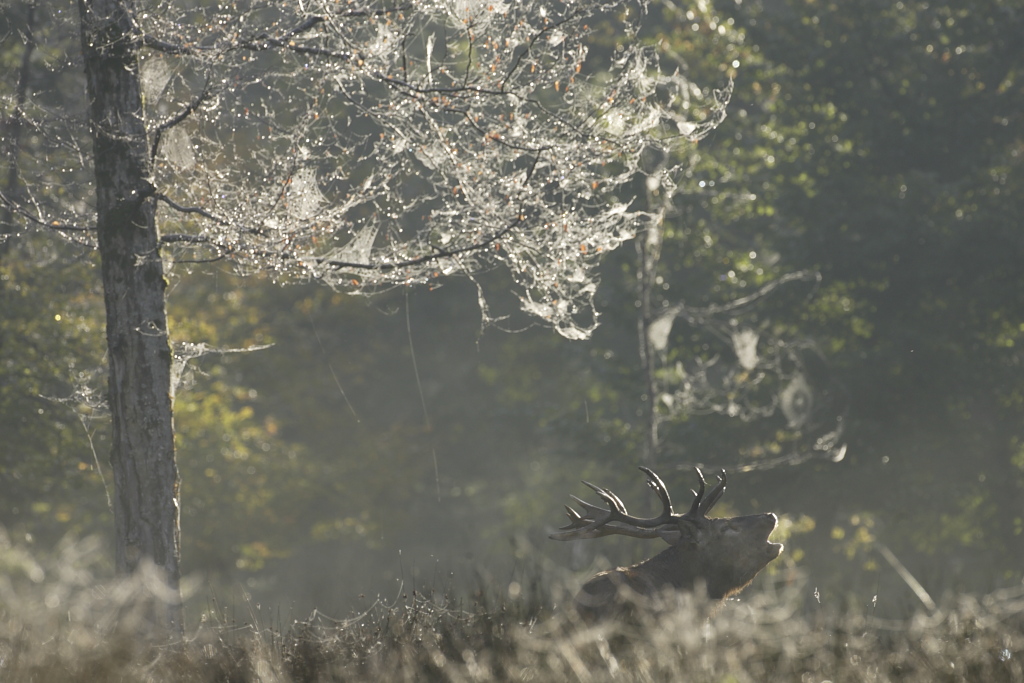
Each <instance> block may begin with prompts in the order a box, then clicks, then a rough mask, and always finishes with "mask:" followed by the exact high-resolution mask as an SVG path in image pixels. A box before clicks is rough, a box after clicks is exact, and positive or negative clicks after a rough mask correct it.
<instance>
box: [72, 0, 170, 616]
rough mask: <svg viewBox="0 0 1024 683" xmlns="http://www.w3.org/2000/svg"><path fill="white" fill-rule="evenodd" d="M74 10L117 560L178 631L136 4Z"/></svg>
mask: <svg viewBox="0 0 1024 683" xmlns="http://www.w3.org/2000/svg"><path fill="white" fill-rule="evenodd" d="M78 7H79V13H80V19H81V32H82V53H83V57H84V64H85V75H86V85H87V94H88V97H89V119H90V127H91V133H92V139H93V160H94V164H95V176H96V210H97V222H96V227H97V232H98V238H99V252H100V261H101V265H102V277H103V292H104V301H105V304H106V314H107V346H108V362H109V364H110V378H109V396H108V400H109V403H110V411H111V416H112V421H113V444H112V450H111V454H110V464H111V468H112V472H113V480H114V526H115V533H116V538H115V543H116V567H117V571H118V572H119V573H122V574H134V573H135V572H136V570H137V569H139V568H140V566H141V565H143V564H144V563H145V562H146V561H147V560H148V561H152V562H153V563H154V564H155V565H156V566H157V567H158V568H160V569H162V570H163V574H164V579H165V580H166V582H167V584H168V585H169V587H170V588H171V593H170V595H171V596H172V597H173V599H170V600H166V601H163V604H157V605H156V607H155V610H156V612H155V614H154V617H155V618H156V619H157V623H158V625H159V624H161V622H162V625H163V626H167V627H170V628H171V629H172V631H174V630H177V631H179V632H180V630H181V628H182V622H181V604H180V600H178V599H176V596H178V591H179V578H180V570H179V565H178V562H179V514H178V468H177V464H176V463H175V460H174V427H173V419H172V406H171V395H170V392H171V351H170V345H169V343H168V338H167V315H166V311H165V287H166V282H165V280H164V274H163V264H162V262H161V259H160V249H159V234H158V232H157V227H156V217H155V205H154V200H153V199H152V194H153V186H152V184H151V183H150V177H151V171H152V160H151V158H150V156H149V150H148V144H147V136H146V127H145V120H144V117H143V110H142V97H141V90H140V82H139V59H138V57H139V46H140V37H139V36H138V35H137V34H136V33H135V31H134V28H133V27H134V21H133V17H132V13H133V10H134V6H133V3H132V0H79V2H78ZM156 602H157V603H159V602H160V601H159V600H157V601H156Z"/></svg>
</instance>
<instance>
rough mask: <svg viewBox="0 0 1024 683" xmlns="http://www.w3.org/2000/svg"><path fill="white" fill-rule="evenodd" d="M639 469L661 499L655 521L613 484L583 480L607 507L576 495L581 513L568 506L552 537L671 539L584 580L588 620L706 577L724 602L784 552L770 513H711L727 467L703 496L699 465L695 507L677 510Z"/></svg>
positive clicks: (580, 605)
mask: <svg viewBox="0 0 1024 683" xmlns="http://www.w3.org/2000/svg"><path fill="white" fill-rule="evenodd" d="M640 469H641V470H643V472H644V473H645V474H646V475H647V485H648V486H649V487H650V488H651V489H652V490H653V491H654V493H656V494H657V496H658V498H659V499H660V500H661V504H662V511H661V514H660V515H658V516H657V517H651V518H650V519H644V518H642V517H633V516H631V515H629V514H628V513H627V512H626V506H625V505H623V504H622V501H621V500H619V497H618V496H616V495H615V494H614V493H612V492H611V491H610V490H608V489H605V488H601V487H600V486H595V485H594V484H591V483H590V482H587V481H584V482H583V483H584V484H586V485H587V486H589V487H590V488H591V489H593V490H594V492H595V493H597V495H598V496H600V497H601V500H603V501H604V502H605V503H607V504H608V509H604V508H602V507H599V506H597V505H591V504H590V503H588V502H586V501H584V500H580V499H579V498H577V497H576V496H572V499H573V500H575V501H576V503H578V504H579V505H580V506H581V507H582V508H583V514H582V515H581V514H580V513H578V512H577V511H576V510H574V509H573V508H571V507H569V506H568V505H566V506H565V509H566V512H567V514H568V515H569V524H567V525H566V526H564V527H562V528H561V529H560V530H559V531H558V532H557V533H554V534H551V536H550V538H553V539H555V540H556V541H569V540H573V539H577V538H598V537H600V536H609V535H612V534H622V535H624V536H634V537H636V538H661V539H662V540H664V541H665V542H666V543H668V544H669V548H667V549H666V550H663V551H661V552H660V553H658V554H657V555H655V556H654V557H652V558H650V559H649V560H644V561H643V562H641V563H639V564H635V565H633V566H632V567H619V568H618V569H610V570H608V571H604V572H601V573H600V574H598V575H597V576H595V577H594V578H592V579H590V580H589V581H587V582H586V583H585V584H583V588H582V589H580V592H579V594H578V595H577V596H576V610H577V611H578V612H579V614H580V616H581V617H583V618H584V619H586V620H588V621H592V620H594V619H597V618H601V617H605V616H609V615H612V614H616V613H619V612H621V611H622V610H623V609H624V608H626V607H627V606H628V605H629V604H630V603H632V602H635V601H636V600H637V599H648V600H649V599H651V598H656V597H657V596H658V595H659V594H661V593H662V591H665V590H670V589H674V590H684V591H690V590H693V589H694V588H695V587H696V586H697V585H699V584H701V583H703V584H704V586H705V587H706V588H707V592H708V596H709V597H710V598H712V599H713V600H722V599H724V598H726V597H728V596H729V595H732V594H733V593H737V592H739V591H741V590H743V588H744V587H746V585H747V584H749V583H750V582H751V580H753V578H754V576H756V575H757V573H758V572H759V571H761V570H762V569H764V568H765V566H766V565H767V564H768V563H769V562H771V561H772V560H774V559H775V558H776V557H778V556H779V553H781V552H782V544H781V543H770V542H769V541H768V536H770V535H771V533H772V531H774V530H775V525H776V524H777V523H778V519H777V518H776V517H775V515H774V514H772V513H770V512H767V513H764V514H760V515H746V516H744V517H732V518H729V519H725V518H719V519H711V518H709V517H708V516H707V513H708V511H709V510H711V508H712V507H714V505H715V503H717V502H718V499H719V498H721V497H722V493H723V492H724V491H725V470H722V473H721V474H719V475H718V484H716V485H715V486H714V487H713V488H712V489H711V491H710V492H708V493H707V495H705V490H704V487H705V483H706V482H705V481H704V475H703V474H702V473H701V471H700V470H699V469H697V477H698V478H699V479H700V489H699V490H698V491H695V492H693V494H694V500H693V505H691V506H690V510H689V512H687V513H685V514H676V513H675V512H673V510H672V500H671V499H670V498H669V495H668V489H666V488H665V484H664V482H662V481H661V478H660V477H658V475H657V474H655V473H654V472H652V471H651V470H649V469H647V468H646V467H641V468H640Z"/></svg>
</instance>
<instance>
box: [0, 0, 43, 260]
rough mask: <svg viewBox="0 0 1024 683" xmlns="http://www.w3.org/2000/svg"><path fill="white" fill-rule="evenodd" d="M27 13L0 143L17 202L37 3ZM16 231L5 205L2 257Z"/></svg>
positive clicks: (7, 189) (0, 227) (0, 226)
mask: <svg viewBox="0 0 1024 683" xmlns="http://www.w3.org/2000/svg"><path fill="white" fill-rule="evenodd" d="M27 11H28V16H27V17H26V20H25V28H24V32H25V33H24V35H25V48H24V51H23V52H22V53H21V66H20V67H19V69H18V84H17V85H16V86H15V88H14V108H13V109H11V114H10V116H9V117H8V119H7V120H6V121H4V126H3V139H2V141H0V144H2V145H3V148H4V157H5V158H6V160H7V172H6V174H5V179H4V188H3V189H4V193H5V194H6V195H7V198H8V199H9V200H11V201H14V200H15V199H17V198H18V194H19V192H18V154H19V153H20V151H21V125H22V122H23V121H24V119H25V103H26V102H27V101H28V80H29V70H30V69H31V68H32V54H33V53H34V52H35V49H36V39H35V18H36V5H35V3H34V2H33V3H31V4H29V5H28V9H27ZM13 233H14V213H13V212H12V211H11V209H10V207H8V206H7V205H6V204H5V205H4V206H3V208H2V209H0V257H3V256H6V254H7V251H8V250H9V249H10V240H9V239H5V237H6V236H7V235H10V234H13Z"/></svg>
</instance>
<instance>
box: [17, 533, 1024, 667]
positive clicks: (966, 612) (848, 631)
mask: <svg viewBox="0 0 1024 683" xmlns="http://www.w3.org/2000/svg"><path fill="white" fill-rule="evenodd" d="M94 553H95V548H94V546H93V545H91V544H90V543H84V544H83V543H79V544H74V543H68V544H65V546H63V547H62V548H61V551H60V553H59V554H58V556H57V557H56V558H55V559H54V560H53V561H52V562H49V563H43V564H41V563H37V562H36V561H35V560H33V559H32V558H31V557H30V556H29V555H28V554H27V553H24V552H22V551H20V550H18V549H16V548H14V547H13V546H11V544H10V543H6V542H5V540H4V539H3V538H0V565H2V568H3V572H2V574H0V610H2V623H0V680H2V681H11V682H21V681H25V682H28V681H32V682H38V683H48V682H50V681H61V682H63V681H83V682H85V681H89V682H94V681H98V682H102V681H203V682H205V681H231V682H234V681H239V682H241V681H259V682H261V683H269V682H273V681H281V682H285V681H302V682H306V681H310V682H312V681H389V682H392V681H394V682H400V681H491V680H496V681H506V680H508V681H612V680H614V681H693V682H695V683H699V682H704V681H707V682H708V683H712V682H713V683H725V682H737V683H738V682H742V681H794V682H801V683H803V682H805V681H806V682H811V681H813V682H815V683H822V682H824V681H831V682H832V683H840V682H846V681H851V682H852V681H921V682H925V681H927V682H928V683H933V682H936V681H938V682H943V681H978V682H985V683H989V682H1000V681H1022V682H1024V669H1022V663H1024V587H1018V588H1015V589H1011V590H1004V591H1000V592H996V593H992V594H990V595H985V596H972V595H961V596H958V597H956V598H951V599H950V600H949V602H948V604H946V605H944V606H942V607H940V608H938V609H936V610H934V611H932V612H929V613H922V614H920V615H918V616H916V617H914V618H912V619H910V620H908V621H905V622H883V621H880V620H878V619H875V618H873V617H871V616H870V615H869V614H866V613H862V612H857V611H849V610H838V609H835V610H832V609H817V608H818V606H817V605H816V604H815V603H813V602H812V605H813V606H814V607H815V609H813V610H811V609H807V608H806V605H805V604H804V601H803V600H802V599H801V596H802V595H804V594H805V593H806V591H804V590H802V588H801V587H799V586H789V587H782V588H780V589H779V590H778V591H770V590H768V591H765V590H761V591H756V590H754V589H751V590H749V591H748V592H747V593H746V594H744V596H743V598H744V599H743V600H741V601H731V602H729V603H726V604H725V605H723V606H722V607H721V608H720V609H718V610H717V613H716V614H714V615H713V616H712V617H710V618H707V616H706V615H707V613H708V605H706V604H701V602H700V601H699V600H696V599H695V598H694V597H693V596H687V595H682V596H677V598H676V599H675V602H674V603H673V604H672V605H671V608H670V609H664V610H663V611H661V612H659V613H658V614H657V615H647V614H646V613H644V616H641V617H640V618H637V619H635V620H633V621H631V622H630V623H621V622H612V623H603V624H598V625H586V624H583V623H580V622H579V621H577V620H575V619H574V618H573V616H572V613H571V610H568V609H561V608H558V607H552V604H553V603H554V602H555V600H554V599H553V598H552V597H551V595H550V594H549V592H548V591H547V590H546V589H545V588H544V586H543V585H542V584H541V583H540V582H534V583H533V584H532V585H531V586H530V587H529V588H528V589H527V590H524V591H519V594H518V596H517V597H516V599H514V600H513V599H508V598H503V599H502V600H500V601H498V600H490V599H488V597H487V595H488V592H487V591H481V592H480V593H479V595H478V596H477V597H476V598H467V599H464V600H461V601H455V600H446V599H444V598H435V597H432V598H427V597H425V596H422V595H419V594H417V593H410V594H407V595H405V596H403V597H401V598H399V599H398V600H397V602H395V603H392V604H386V603H384V602H377V603H375V604H374V605H373V606H372V607H370V608H369V609H368V610H367V611H366V612H365V613H363V614H361V615H358V616H356V617H353V618H350V619H341V620H339V619H332V618H329V617H327V616H325V615H322V614H320V613H314V614H313V615H311V616H310V617H308V618H306V619H302V620H298V621H295V622H294V623H291V624H281V623H270V624H266V623H260V622H261V619H260V612H259V611H258V610H252V612H251V613H250V618H249V619H246V620H245V621H244V622H243V623H228V622H227V621H226V620H225V619H224V618H223V617H218V616H217V614H218V613H223V610H213V609H211V610H210V611H209V613H208V614H207V618H206V619H204V621H203V623H202V624H201V625H200V626H199V627H198V628H197V629H195V630H192V631H190V633H189V634H188V636H187V637H186V639H185V640H184V642H176V643H171V644H167V643H163V642H158V641H157V640H156V639H155V638H154V636H153V634H152V633H151V632H149V631H147V629H146V626H145V624H146V619H145V614H146V613H147V609H148V607H147V603H148V602H151V601H153V600H160V599H163V598H165V597H166V596H161V595H160V592H159V587H158V583H159V582H155V581H154V577H151V576H150V577H147V576H145V575H143V576H140V577H137V578H135V579H133V580H124V581H116V582H114V581H108V582H97V581H96V580H95V579H94V577H93V574H92V572H91V570H90V569H89V566H90V565H89V562H90V560H89V557H90V555H91V554H94ZM503 594H504V592H503ZM557 601H558V602H561V599H560V598H559V599H558V600H557Z"/></svg>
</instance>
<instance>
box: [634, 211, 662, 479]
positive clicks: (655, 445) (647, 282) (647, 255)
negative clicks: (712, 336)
mask: <svg viewBox="0 0 1024 683" xmlns="http://www.w3.org/2000/svg"><path fill="white" fill-rule="evenodd" d="M636 251H637V262H638V263H637V273H636V279H637V294H638V296H639V297H640V299H639V301H640V307H639V309H638V310H637V320H636V323H637V337H638V339H637V341H638V349H639V352H640V369H641V370H642V371H643V374H644V394H645V395H646V396H647V401H646V402H645V403H644V417H645V418H646V423H647V424H646V425H644V431H645V439H644V451H643V461H644V463H646V464H648V465H653V464H654V461H655V459H656V458H657V457H658V450H659V447H660V443H659V439H658V413H657V406H656V405H655V394H656V390H657V387H656V385H655V378H654V371H655V367H654V358H653V354H654V351H653V349H652V348H651V339H650V327H651V322H652V320H653V313H652V311H651V290H652V289H653V288H654V284H655V278H656V277H657V273H658V260H659V258H660V256H661V225H660V223H659V224H652V225H650V226H649V227H648V228H647V233H646V234H644V235H641V236H640V237H638V238H637V240H636Z"/></svg>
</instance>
